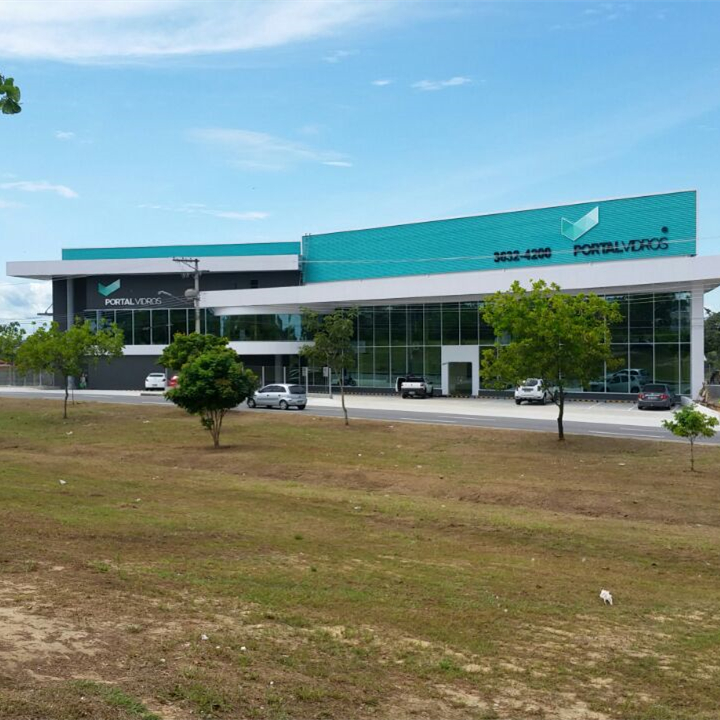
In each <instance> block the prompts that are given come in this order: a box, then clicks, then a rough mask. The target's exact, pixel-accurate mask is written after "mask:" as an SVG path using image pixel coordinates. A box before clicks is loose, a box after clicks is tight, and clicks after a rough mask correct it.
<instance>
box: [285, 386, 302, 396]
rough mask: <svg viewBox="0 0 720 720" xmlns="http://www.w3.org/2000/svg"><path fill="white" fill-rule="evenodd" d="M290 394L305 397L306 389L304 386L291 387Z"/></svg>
mask: <svg viewBox="0 0 720 720" xmlns="http://www.w3.org/2000/svg"><path fill="white" fill-rule="evenodd" d="M288 392H289V393H290V394H291V395H304V394H305V388H304V387H303V386H302V385H291V386H290V387H289V388H288Z"/></svg>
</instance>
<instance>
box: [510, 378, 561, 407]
mask: <svg viewBox="0 0 720 720" xmlns="http://www.w3.org/2000/svg"><path fill="white" fill-rule="evenodd" d="M552 399H553V391H552V388H548V387H545V383H543V381H542V380H541V379H540V378H528V379H527V380H525V382H524V383H522V384H521V385H519V386H518V387H516V388H515V404H516V405H520V403H522V402H523V400H525V401H526V402H535V403H540V404H541V405H545V404H546V403H549V402H551V401H552Z"/></svg>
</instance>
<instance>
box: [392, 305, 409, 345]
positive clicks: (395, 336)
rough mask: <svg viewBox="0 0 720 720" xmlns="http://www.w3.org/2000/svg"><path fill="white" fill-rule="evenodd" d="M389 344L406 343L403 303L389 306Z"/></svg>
mask: <svg viewBox="0 0 720 720" xmlns="http://www.w3.org/2000/svg"><path fill="white" fill-rule="evenodd" d="M390 344H391V345H403V346H405V345H407V308H406V307H405V306H404V305H395V306H393V307H391V308H390Z"/></svg>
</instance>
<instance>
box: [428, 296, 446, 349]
mask: <svg viewBox="0 0 720 720" xmlns="http://www.w3.org/2000/svg"><path fill="white" fill-rule="evenodd" d="M441 342H442V309H441V306H440V305H426V306H425V344H426V345H440V344H441Z"/></svg>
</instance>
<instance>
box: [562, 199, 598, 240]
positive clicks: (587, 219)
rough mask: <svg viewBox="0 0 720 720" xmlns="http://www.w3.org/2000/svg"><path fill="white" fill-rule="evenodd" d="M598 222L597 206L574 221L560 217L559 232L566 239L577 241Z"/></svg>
mask: <svg viewBox="0 0 720 720" xmlns="http://www.w3.org/2000/svg"><path fill="white" fill-rule="evenodd" d="M599 222H600V207H599V206H598V207H596V208H593V209H592V210H591V211H590V212H589V213H588V214H587V215H583V216H582V217H581V218H580V219H579V220H576V221H575V222H572V221H571V220H567V219H566V218H562V219H561V220H560V232H561V234H562V235H564V236H565V237H566V238H568V240H572V241H573V242H577V241H578V240H579V239H580V238H581V237H582V236H583V235H584V234H585V233H586V232H589V231H590V230H592V229H593V228H594V227H595V226H596V225H597V224H598V223H599Z"/></svg>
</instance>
